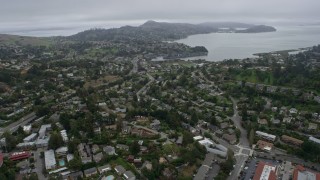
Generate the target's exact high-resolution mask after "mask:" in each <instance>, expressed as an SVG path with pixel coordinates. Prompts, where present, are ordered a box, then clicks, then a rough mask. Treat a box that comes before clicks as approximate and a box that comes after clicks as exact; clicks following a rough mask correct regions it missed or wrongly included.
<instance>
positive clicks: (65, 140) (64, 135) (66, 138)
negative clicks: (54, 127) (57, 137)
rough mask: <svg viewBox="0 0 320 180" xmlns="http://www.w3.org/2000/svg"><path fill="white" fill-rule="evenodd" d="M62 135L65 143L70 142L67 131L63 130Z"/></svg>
mask: <svg viewBox="0 0 320 180" xmlns="http://www.w3.org/2000/svg"><path fill="white" fill-rule="evenodd" d="M60 134H61V136H62V139H63V141H64V142H68V141H69V138H68V135H67V131H66V130H61V131H60Z"/></svg>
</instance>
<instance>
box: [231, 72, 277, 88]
mask: <svg viewBox="0 0 320 180" xmlns="http://www.w3.org/2000/svg"><path fill="white" fill-rule="evenodd" d="M260 73H261V74H262V75H261V76H262V79H259V77H258V75H257V73H256V71H255V70H252V69H250V70H249V69H248V70H245V71H243V72H241V73H240V74H238V75H236V77H235V78H236V80H237V81H246V82H251V83H263V84H268V85H272V84H273V81H274V77H273V75H272V74H271V72H268V71H261V72H260Z"/></svg>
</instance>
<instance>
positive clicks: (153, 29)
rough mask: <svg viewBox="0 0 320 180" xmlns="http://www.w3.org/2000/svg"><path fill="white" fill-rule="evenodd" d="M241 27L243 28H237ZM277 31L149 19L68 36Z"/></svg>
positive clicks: (164, 36) (153, 36)
mask: <svg viewBox="0 0 320 180" xmlns="http://www.w3.org/2000/svg"><path fill="white" fill-rule="evenodd" d="M237 28H241V30H237ZM273 31H276V29H275V28H274V27H271V26H265V25H252V24H244V23H232V22H231V23H201V24H188V23H165V22H155V21H147V22H146V23H144V24H142V25H141V26H138V27H133V26H123V27H120V28H113V29H91V30H87V31H83V32H80V33H78V34H75V35H72V36H69V37H67V38H68V39H70V40H80V41H105V40H119V41H123V40H153V41H170V40H178V39H183V38H186V37H188V36H190V35H195V34H208V33H214V32H234V33H260V32H273Z"/></svg>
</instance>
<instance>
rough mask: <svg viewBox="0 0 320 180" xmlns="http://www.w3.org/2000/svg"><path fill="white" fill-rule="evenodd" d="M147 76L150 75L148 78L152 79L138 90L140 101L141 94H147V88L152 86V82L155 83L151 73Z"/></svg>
mask: <svg viewBox="0 0 320 180" xmlns="http://www.w3.org/2000/svg"><path fill="white" fill-rule="evenodd" d="M147 76H148V78H149V79H150V81H149V82H148V83H147V84H146V85H144V86H143V87H142V88H141V89H140V90H139V91H138V92H137V98H138V101H140V98H141V97H140V96H141V95H144V94H146V89H147V87H148V86H150V84H151V83H153V81H154V78H153V77H152V76H151V75H150V74H148V73H147Z"/></svg>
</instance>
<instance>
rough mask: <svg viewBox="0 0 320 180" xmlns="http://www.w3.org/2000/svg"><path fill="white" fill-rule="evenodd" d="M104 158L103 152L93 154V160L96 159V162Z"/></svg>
mask: <svg viewBox="0 0 320 180" xmlns="http://www.w3.org/2000/svg"><path fill="white" fill-rule="evenodd" d="M102 158H103V154H102V152H100V153H98V154H95V155H93V160H94V162H96V163H98V162H100V161H101V160H102Z"/></svg>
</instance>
